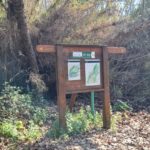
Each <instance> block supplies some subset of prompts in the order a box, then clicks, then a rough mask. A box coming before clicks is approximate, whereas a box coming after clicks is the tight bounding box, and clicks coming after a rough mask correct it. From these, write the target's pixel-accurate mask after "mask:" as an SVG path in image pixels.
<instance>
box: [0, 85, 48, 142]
mask: <svg viewBox="0 0 150 150" xmlns="http://www.w3.org/2000/svg"><path fill="white" fill-rule="evenodd" d="M34 99H35V97H34V95H33V94H32V93H23V91H22V90H21V89H20V88H18V87H14V86H11V85H9V84H8V83H6V84H5V86H4V89H3V90H2V92H1V95H0V121H1V123H0V134H1V135H3V136H5V137H8V138H13V139H18V140H32V139H37V138H39V137H40V136H41V131H40V129H39V125H42V124H43V123H44V122H46V120H47V118H48V110H47V107H46V106H45V108H44V104H41V101H43V98H41V99H42V100H41V101H40V100H39V103H40V104H38V102H37V101H35V100H34ZM39 99H40V98H39Z"/></svg>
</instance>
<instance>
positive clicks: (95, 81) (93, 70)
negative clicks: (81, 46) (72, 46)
mask: <svg viewBox="0 0 150 150" xmlns="http://www.w3.org/2000/svg"><path fill="white" fill-rule="evenodd" d="M85 81H86V83H85V84H86V86H95V85H101V74H100V60H99V59H95V60H85Z"/></svg>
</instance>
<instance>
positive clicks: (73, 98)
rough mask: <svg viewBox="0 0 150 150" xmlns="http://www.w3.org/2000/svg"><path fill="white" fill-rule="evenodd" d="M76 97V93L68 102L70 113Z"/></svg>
mask: <svg viewBox="0 0 150 150" xmlns="http://www.w3.org/2000/svg"><path fill="white" fill-rule="evenodd" d="M77 96H78V94H76V93H75V94H72V95H71V100H70V104H69V109H70V112H72V108H73V106H74V104H75V101H76V98H77Z"/></svg>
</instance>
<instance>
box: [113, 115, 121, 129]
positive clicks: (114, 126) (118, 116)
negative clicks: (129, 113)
mask: <svg viewBox="0 0 150 150" xmlns="http://www.w3.org/2000/svg"><path fill="white" fill-rule="evenodd" d="M121 119H122V118H121V115H120V114H119V113H116V114H114V115H112V117H111V130H112V131H113V132H115V131H116V130H117V123H118V122H120V121H121Z"/></svg>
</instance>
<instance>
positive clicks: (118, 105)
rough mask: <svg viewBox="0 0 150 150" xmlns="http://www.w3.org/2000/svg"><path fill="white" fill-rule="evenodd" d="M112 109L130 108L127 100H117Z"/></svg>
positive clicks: (124, 109) (122, 109) (123, 109)
mask: <svg viewBox="0 0 150 150" xmlns="http://www.w3.org/2000/svg"><path fill="white" fill-rule="evenodd" d="M113 110H114V111H127V110H132V108H131V107H130V106H129V105H128V103H127V102H123V101H121V100H119V101H117V103H115V105H114V106H113Z"/></svg>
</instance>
